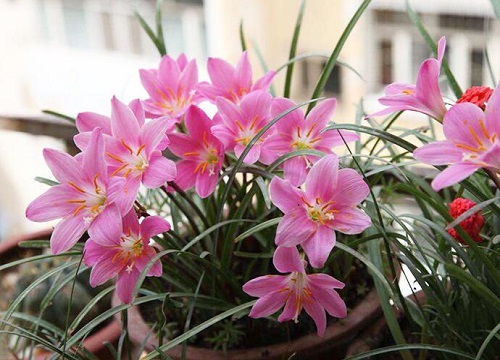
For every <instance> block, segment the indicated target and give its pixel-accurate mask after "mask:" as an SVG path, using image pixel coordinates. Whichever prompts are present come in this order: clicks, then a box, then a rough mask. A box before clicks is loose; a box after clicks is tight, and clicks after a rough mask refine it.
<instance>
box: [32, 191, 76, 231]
mask: <svg viewBox="0 0 500 360" xmlns="http://www.w3.org/2000/svg"><path fill="white" fill-rule="evenodd" d="M78 195H80V194H79V193H76V192H75V190H74V189H73V188H70V187H68V186H66V185H55V186H52V187H51V188H50V189H48V190H47V191H46V192H45V193H43V194H42V195H40V196H39V197H37V198H36V199H35V200H33V201H32V202H31V204H29V205H28V207H27V208H26V217H27V218H28V219H30V220H31V221H37V222H42V221H49V220H54V219H59V218H63V217H65V216H68V215H70V214H71V213H72V212H74V211H75V204H71V203H68V200H72V199H76V198H78Z"/></svg>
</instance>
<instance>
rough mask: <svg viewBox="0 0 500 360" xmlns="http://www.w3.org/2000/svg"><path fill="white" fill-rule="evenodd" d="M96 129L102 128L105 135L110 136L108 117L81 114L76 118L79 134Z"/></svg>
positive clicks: (89, 113) (91, 113)
mask: <svg viewBox="0 0 500 360" xmlns="http://www.w3.org/2000/svg"><path fill="white" fill-rule="evenodd" d="M96 127H100V128H102V130H103V132H104V133H105V134H108V135H111V123H110V119H109V117H107V116H104V115H101V114H97V113H93V112H82V113H79V114H78V116H77V117H76V128H77V129H78V131H79V132H81V133H83V132H91V131H92V130H94V129H95V128H96Z"/></svg>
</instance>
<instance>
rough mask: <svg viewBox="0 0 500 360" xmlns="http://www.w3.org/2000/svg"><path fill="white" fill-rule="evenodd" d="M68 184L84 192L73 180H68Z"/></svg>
mask: <svg viewBox="0 0 500 360" xmlns="http://www.w3.org/2000/svg"><path fill="white" fill-rule="evenodd" d="M68 185H70V186H72V187H73V188H75V189H76V190H77V191H79V192H81V193H82V194H85V190H83V189H82V188H81V187H79V186H78V185H76V184H75V183H74V182H73V181H68Z"/></svg>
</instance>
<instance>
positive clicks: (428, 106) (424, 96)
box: [369, 37, 446, 121]
mask: <svg viewBox="0 0 500 360" xmlns="http://www.w3.org/2000/svg"><path fill="white" fill-rule="evenodd" d="M445 47H446V38H445V37H442V38H441V39H440V40H439V41H438V57H437V59H434V58H430V59H426V60H424V62H423V63H422V65H420V69H419V71H418V75H417V84H416V85H411V84H401V83H393V84H390V85H389V86H387V87H386V88H385V95H386V96H384V97H381V98H380V99H379V100H378V101H379V102H380V103H381V104H382V105H386V106H388V108H386V109H384V110H382V111H379V112H376V113H375V114H371V115H369V117H374V116H380V115H387V114H391V113H393V112H396V111H403V110H411V111H417V112H421V113H424V114H426V115H429V116H431V117H433V118H435V119H437V120H439V121H441V120H442V119H443V116H444V114H445V113H446V107H445V104H444V101H443V97H442V96H441V90H440V88H439V73H440V68H441V62H442V60H443V56H444V49H445Z"/></svg>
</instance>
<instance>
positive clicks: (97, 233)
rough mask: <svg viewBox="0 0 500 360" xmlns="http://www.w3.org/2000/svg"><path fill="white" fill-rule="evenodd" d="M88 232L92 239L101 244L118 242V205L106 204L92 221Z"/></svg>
mask: <svg viewBox="0 0 500 360" xmlns="http://www.w3.org/2000/svg"><path fill="white" fill-rule="evenodd" d="M88 232H89V236H90V238H91V239H92V241H95V242H96V243H98V244H101V245H103V246H113V245H117V244H119V243H120V236H121V234H122V215H121V214H120V210H119V209H118V206H117V205H116V204H111V205H108V206H106V208H105V209H104V210H103V211H102V212H101V213H100V214H99V215H98V216H97V217H96V218H95V219H94V221H92V223H91V224H90V226H89V230H88Z"/></svg>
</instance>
